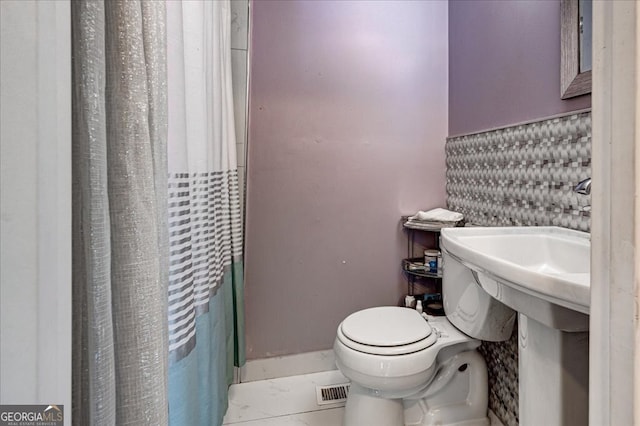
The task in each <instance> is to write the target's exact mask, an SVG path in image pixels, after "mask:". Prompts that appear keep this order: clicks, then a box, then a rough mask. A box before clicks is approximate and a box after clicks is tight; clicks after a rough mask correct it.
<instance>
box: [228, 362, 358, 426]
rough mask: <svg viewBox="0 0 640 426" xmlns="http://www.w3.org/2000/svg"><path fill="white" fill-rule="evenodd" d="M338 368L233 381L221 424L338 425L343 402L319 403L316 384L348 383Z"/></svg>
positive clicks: (340, 422) (249, 425)
mask: <svg viewBox="0 0 640 426" xmlns="http://www.w3.org/2000/svg"><path fill="white" fill-rule="evenodd" d="M348 381H349V380H347V379H346V378H345V377H344V376H343V375H342V374H340V372H339V371H337V370H332V371H323V372H321V373H312V374H303V375H299V376H291V377H280V378H277V379H269V380H259V381H255V382H247V383H241V384H238V385H232V386H231V388H230V389H229V409H228V410H227V414H226V415H225V417H224V420H223V424H224V425H239V426H263V425H264V426H280V425H282V426H302V425H305V426H334V425H335V426H340V425H341V424H342V413H343V412H344V408H343V407H344V403H337V404H328V405H318V404H317V402H316V386H326V385H334V384H340V383H347V382H348Z"/></svg>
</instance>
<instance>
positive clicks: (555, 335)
mask: <svg viewBox="0 0 640 426" xmlns="http://www.w3.org/2000/svg"><path fill="white" fill-rule="evenodd" d="M518 352H519V355H518V370H519V397H520V401H519V406H520V416H519V417H520V425H522V426H540V425H545V426H564V425H570V426H574V425H585V426H586V425H588V424H589V333H588V332H564V331H561V330H556V329H553V328H550V327H548V326H546V325H543V324H541V323H540V322H538V321H536V320H534V319H532V318H530V317H528V316H526V315H524V314H522V313H519V314H518Z"/></svg>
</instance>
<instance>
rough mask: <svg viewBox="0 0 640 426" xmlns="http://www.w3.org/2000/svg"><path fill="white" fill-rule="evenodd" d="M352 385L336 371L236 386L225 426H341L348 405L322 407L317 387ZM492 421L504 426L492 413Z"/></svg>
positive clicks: (498, 425)
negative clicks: (317, 396)
mask: <svg viewBox="0 0 640 426" xmlns="http://www.w3.org/2000/svg"><path fill="white" fill-rule="evenodd" d="M348 381H349V380H347V379H346V378H345V377H344V376H343V375H342V374H341V373H340V372H339V371H337V370H332V371H323V372H321V373H312V374H302V375H299V376H291V377H280V378H277V379H268V380H258V381H255V382H246V383H241V384H238V385H232V386H231V388H230V389H229V408H228V410H227V414H226V415H225V416H224V420H223V425H238V426H341V425H342V414H343V413H344V403H337V404H328V405H318V404H317V402H316V386H326V385H336V384H341V383H347V382H348ZM489 420H490V422H491V425H492V426H502V423H501V422H500V420H498V418H497V417H495V415H494V414H493V412H492V411H489Z"/></svg>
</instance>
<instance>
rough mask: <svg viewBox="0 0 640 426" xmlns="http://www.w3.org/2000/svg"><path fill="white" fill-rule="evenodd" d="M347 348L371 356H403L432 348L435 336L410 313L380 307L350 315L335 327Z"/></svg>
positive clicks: (391, 307) (424, 322) (406, 310)
mask: <svg viewBox="0 0 640 426" xmlns="http://www.w3.org/2000/svg"><path fill="white" fill-rule="evenodd" d="M337 337H338V339H339V340H340V341H341V342H342V343H343V344H344V345H345V346H347V347H349V348H351V349H353V350H356V351H359V352H363V353H367V354H372V355H390V356H391V355H406V354H410V353H414V352H419V351H422V350H424V349H426V348H428V347H430V346H432V345H433V344H434V343H435V342H436V341H437V340H438V336H437V334H436V333H434V332H433V330H432V329H431V327H430V326H429V324H428V323H427V321H425V319H424V318H422V316H421V315H420V314H419V313H417V312H416V311H415V310H413V309H407V308H399V307H395V306H382V307H376V308H370V309H365V310H362V311H358V312H355V313H353V314H351V315H349V316H348V317H347V318H346V319H345V320H344V321H342V323H341V324H340V326H339V327H338V333H337Z"/></svg>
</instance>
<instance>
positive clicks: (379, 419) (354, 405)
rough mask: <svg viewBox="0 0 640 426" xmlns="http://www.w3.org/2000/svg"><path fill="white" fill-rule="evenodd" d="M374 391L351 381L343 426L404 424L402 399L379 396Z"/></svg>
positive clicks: (394, 425)
mask: <svg viewBox="0 0 640 426" xmlns="http://www.w3.org/2000/svg"><path fill="white" fill-rule="evenodd" d="M374 392H375V391H373V390H371V389H366V388H363V387H362V386H360V385H358V384H356V383H351V388H350V389H349V397H348V398H347V404H346V406H345V408H344V421H343V426H362V425H367V426H404V406H403V404H402V399H387V398H379V397H377V396H376V395H375V394H374Z"/></svg>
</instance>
